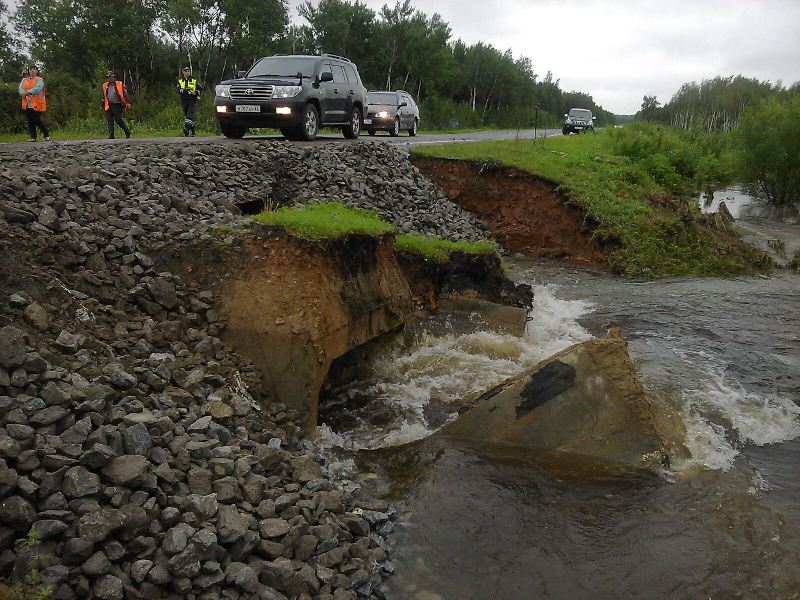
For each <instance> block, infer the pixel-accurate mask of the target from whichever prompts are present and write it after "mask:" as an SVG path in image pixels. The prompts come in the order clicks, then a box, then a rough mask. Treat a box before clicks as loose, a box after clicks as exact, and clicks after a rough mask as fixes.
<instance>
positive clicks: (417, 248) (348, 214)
mask: <svg viewBox="0 0 800 600" xmlns="http://www.w3.org/2000/svg"><path fill="white" fill-rule="evenodd" d="M253 220H255V221H256V222H258V223H263V224H265V225H272V226H273V227H280V228H282V229H285V230H286V231H287V232H288V233H290V234H291V235H294V236H296V237H301V238H304V239H307V240H322V239H331V238H338V237H343V236H346V235H351V234H360V235H369V236H373V237H377V236H381V235H384V234H386V233H395V228H394V227H393V226H392V225H390V224H389V223H386V222H385V221H382V220H381V219H380V217H378V215H377V214H375V213H374V212H371V211H366V210H358V209H352V208H347V207H346V206H344V205H343V204H341V203H340V202H327V203H325V204H308V205H306V206H291V207H284V208H280V209H278V210H276V211H274V212H273V211H265V212H262V213H259V214H257V215H255V216H254V217H253ZM395 249H396V250H397V251H398V252H408V253H411V254H418V255H420V256H422V257H424V258H427V259H430V260H434V261H436V262H446V261H447V260H448V259H449V258H450V255H451V254H452V253H453V252H464V253H466V254H496V253H497V246H496V245H495V244H494V243H492V242H452V241H450V240H445V239H442V238H440V237H436V236H430V235H422V234H417V233H412V234H406V233H404V234H399V235H397V236H396V237H395Z"/></svg>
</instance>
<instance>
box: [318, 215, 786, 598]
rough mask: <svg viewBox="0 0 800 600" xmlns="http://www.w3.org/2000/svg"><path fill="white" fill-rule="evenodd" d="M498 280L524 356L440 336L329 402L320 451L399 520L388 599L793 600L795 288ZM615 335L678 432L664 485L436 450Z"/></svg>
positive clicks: (527, 268) (588, 468)
mask: <svg viewBox="0 0 800 600" xmlns="http://www.w3.org/2000/svg"><path fill="white" fill-rule="evenodd" d="M742 204H743V205H742V211H741V212H739V213H738V220H739V223H740V226H741V227H743V228H747V227H749V226H751V224H752V223H755V225H752V226H753V227H755V226H756V225H759V220H761V221H760V223H761V224H760V225H759V226H760V227H763V228H769V229H768V231H769V232H770V235H772V234H773V233H774V232H777V235H774V237H779V238H780V239H784V240H785V244H786V246H787V248H789V247H792V244H796V243H798V242H800V236H798V235H797V233H796V229H795V227H796V222H792V218H793V217H792V216H791V215H789V216H788V217H787V216H781V217H780V218H778V217H776V216H775V215H766V216H764V215H763V213H758V214H759V215H761V216H757V215H753V213H752V212H750V213H748V212H747V210H750V211H753V210H755V209H756V208H757V206H756V205H755V204H754V202H753V201H752V200H751V201H750V202H749V203H747V202H745V201H744V200H743V201H742ZM747 206H750V209H747V208H746V207H747ZM729 208H731V212H734V208H732V207H731V205H730V204H729ZM734 216H737V214H735V215H734ZM762 231H763V229H762ZM508 265H509V269H510V273H511V275H512V277H513V278H514V279H515V280H516V281H518V282H524V283H528V284H530V285H532V286H533V288H534V291H535V301H534V306H533V310H532V313H531V316H532V319H531V321H530V322H529V323H528V325H527V328H526V331H525V335H524V336H522V337H515V336H511V335H508V334H502V333H497V332H494V331H491V328H489V327H487V326H486V325H485V324H482V323H481V322H480V320H479V319H477V318H476V317H473V319H472V320H470V319H465V320H464V319H458V320H452V319H449V320H448V319H438V320H437V319H433V320H431V321H429V322H426V323H422V324H420V326H419V327H417V328H416V329H414V330H413V331H411V332H409V333H407V334H406V335H405V336H404V337H403V338H398V339H396V340H395V341H394V342H393V343H391V344H387V345H385V346H383V347H381V348H380V349H377V350H375V351H374V352H371V354H370V360H369V361H367V362H366V363H365V365H363V366H362V371H361V372H360V373H359V374H358V376H357V377H356V379H355V380H350V381H347V382H339V384H338V385H334V386H331V387H329V388H328V389H327V390H326V391H325V393H324V397H323V401H322V406H321V412H320V418H321V421H322V423H323V425H322V427H321V440H322V442H323V443H324V444H325V445H326V446H327V447H328V449H329V450H328V451H329V452H330V453H331V454H332V455H335V456H337V459H339V460H341V459H353V460H355V462H356V463H357V464H358V468H359V470H360V471H361V472H362V482H361V485H365V486H367V487H369V488H370V489H371V490H373V491H375V492H377V493H379V494H382V495H385V496H388V497H390V498H392V499H394V500H396V501H397V502H398V504H399V506H400V507H401V513H402V515H401V519H400V524H399V525H398V528H397V531H396V534H395V537H396V552H395V557H394V559H393V560H394V562H395V565H396V575H395V577H394V578H392V579H391V581H390V586H391V587H392V591H393V595H394V597H398V598H424V599H427V600H435V599H445V600H447V599H459V600H460V599H466V598H475V599H484V598H496V599H516V598H520V599H521V598H534V597H544V598H596V597H606V598H615V597H618V598H623V597H625V598H628V597H641V598H673V597H699V596H703V597H750V598H791V597H796V596H797V595H798V594H800V562H798V560H797V556H798V555H800V476H798V474H797V464H798V461H800V407H799V406H798V402H800V360H798V356H799V355H798V352H797V349H798V348H799V347H800V323H798V320H797V315H798V314H800V296H799V295H798V294H797V291H798V289H800V276H798V275H796V274H792V273H789V272H786V271H779V272H777V273H776V274H775V275H774V276H772V277H747V278H745V277H740V278H729V279H726V278H705V279H671V280H659V281H631V280H624V279H620V278H616V277H613V276H611V275H609V274H607V273H606V272H604V271H600V270H594V269H591V268H581V267H566V266H563V265H557V264H554V263H552V262H547V261H543V260H540V259H526V258H522V257H515V258H513V259H511V260H510V261H509V263H508ZM610 327H619V328H620V329H621V331H622V333H623V335H625V336H626V337H627V338H628V340H629V344H630V345H629V349H630V353H631V356H632V357H633V359H634V362H635V364H636V368H637V371H638V372H639V374H640V377H641V379H642V382H643V384H644V386H645V389H646V391H647V393H648V395H649V397H650V398H651V400H652V401H654V402H657V403H658V404H659V405H660V406H661V407H663V408H664V409H665V410H671V411H675V412H676V413H677V414H679V415H680V417H681V419H682V422H683V423H684V425H685V427H686V430H687V437H686V446H687V448H688V450H689V451H690V453H691V456H690V457H689V458H687V459H686V460H684V461H682V462H680V463H679V464H674V465H672V469H671V470H670V471H669V472H666V473H662V474H661V475H660V476H659V475H656V474H653V473H646V472H642V471H638V470H631V469H626V468H623V467H616V466H614V465H609V464H607V463H599V462H597V461H592V460H591V459H588V458H585V457H580V456H574V455H564V454H554V453H552V452H546V451H542V452H538V451H532V450H524V451H521V450H519V449H517V448H513V447H509V446H505V445H497V444H490V443H479V442H459V441H454V440H450V439H443V438H439V437H431V436H430V434H431V433H432V432H433V431H435V430H436V429H438V428H439V427H441V426H442V425H443V424H444V423H445V422H447V421H448V420H449V419H452V418H453V416H454V411H453V409H454V403H457V402H459V401H460V400H461V399H463V398H467V397H474V395H476V394H479V393H481V392H482V391H484V390H485V389H486V388H488V387H491V386H493V385H496V384H497V383H499V382H500V381H502V380H504V379H505V378H507V377H510V376H513V375H516V374H518V373H520V372H522V371H524V370H525V369H528V368H530V367H531V366H532V365H534V364H536V363H537V362H538V361H540V360H541V359H542V358H544V357H545V356H549V355H550V354H552V353H554V352H556V351H558V350H561V349H562V348H564V347H566V346H569V345H571V344H573V343H575V342H579V341H582V340H585V339H588V338H590V337H593V336H594V337H600V336H603V335H605V331H606V330H607V329H608V328H610ZM404 444H405V445H404Z"/></svg>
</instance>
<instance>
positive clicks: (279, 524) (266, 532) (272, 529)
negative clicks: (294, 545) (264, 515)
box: [258, 519, 292, 539]
mask: <svg viewBox="0 0 800 600" xmlns="http://www.w3.org/2000/svg"><path fill="white" fill-rule="evenodd" d="M291 528H292V527H291V525H289V523H287V522H286V521H284V520H283V519H264V520H262V521H259V523H258V531H259V533H261V537H263V538H264V539H271V538H277V537H281V536H284V535H286V534H287V533H289V530H290V529H291Z"/></svg>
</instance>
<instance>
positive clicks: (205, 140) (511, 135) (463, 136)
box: [0, 129, 561, 152]
mask: <svg viewBox="0 0 800 600" xmlns="http://www.w3.org/2000/svg"><path fill="white" fill-rule="evenodd" d="M554 135H561V130H560V129H539V130H537V131H536V137H539V138H541V137H551V136H554ZM533 137H534V130H533V129H522V130H519V131H517V130H492V131H476V132H474V133H441V134H440V133H420V134H418V135H417V136H416V137H410V136H408V134H403V135H400V136H398V137H391V136H390V135H388V134H383V133H378V134H376V135H374V136H369V135H362V136H361V137H360V138H358V140H355V141H351V140H346V139H345V138H344V137H343V136H342V135H341V134H338V135H336V134H323V135H320V136H318V137H317V139H316V141H314V142H290V141H288V140H284V138H283V137H282V136H280V135H271V136H269V135H268V136H248V137H245V138H244V139H242V140H229V139H226V138H224V137H222V136H214V137H196V138H185V137H155V138H137V137H136V135H135V132H134V137H132V138H131V139H129V140H126V139H116V140H106V139H99V140H69V141H63V142H61V141H60V142H37V143H32V142H14V143H0V152H7V151H11V150H16V149H19V150H30V149H31V148H36V147H37V146H40V145H41V144H44V143H49V144H58V145H74V144H82V143H87V142H88V143H92V144H142V143H152V142H161V143H163V142H181V143H185V144H239V143H242V142H247V141H253V140H284V141H285V142H286V143H287V144H335V143H343V144H349V143H368V142H372V143H386V144H396V145H398V146H402V147H407V148H410V147H413V146H423V145H441V144H462V143H468V142H485V141H491V140H513V139H525V140H529V139H533Z"/></svg>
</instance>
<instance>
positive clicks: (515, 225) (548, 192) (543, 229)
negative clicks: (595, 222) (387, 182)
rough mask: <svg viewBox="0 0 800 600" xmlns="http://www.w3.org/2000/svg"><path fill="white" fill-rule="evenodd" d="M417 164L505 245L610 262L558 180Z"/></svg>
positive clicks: (439, 162) (449, 163)
mask: <svg viewBox="0 0 800 600" xmlns="http://www.w3.org/2000/svg"><path fill="white" fill-rule="evenodd" d="M414 164H415V165H416V166H417V167H418V168H419V170H420V171H422V173H424V174H425V175H426V176H427V177H429V178H430V179H432V180H433V181H434V182H435V183H436V184H437V185H438V186H439V188H440V189H441V190H442V191H443V192H444V193H445V194H446V195H447V197H448V198H449V199H450V200H451V201H453V202H455V203H456V204H458V205H459V206H461V207H462V208H464V209H466V210H468V211H469V212H471V213H473V214H475V215H477V216H478V217H480V218H481V219H482V220H484V221H485V222H486V223H487V224H488V225H489V229H490V231H491V232H492V234H493V235H494V237H495V238H496V239H497V240H498V241H499V242H500V243H501V244H502V245H503V247H505V248H507V249H508V250H511V251H514V252H524V253H525V254H529V255H533V256H542V257H549V258H561V259H565V260H567V261H570V262H575V263H582V264H587V263H589V264H603V265H606V264H608V253H607V251H606V250H605V249H603V248H602V247H601V246H600V244H599V243H598V242H596V241H594V240H592V239H591V233H592V225H591V223H589V222H588V221H587V220H586V215H585V214H584V213H583V212H582V211H581V210H580V209H579V208H577V207H575V206H572V205H570V204H568V203H567V202H566V199H565V198H564V197H563V196H562V195H561V194H560V193H559V192H558V190H557V188H556V186H555V185H554V184H553V183H550V182H548V181H545V180H543V179H540V178H538V177H536V176H533V175H530V174H528V173H523V172H521V171H518V170H516V169H511V168H505V167H495V166H487V165H485V164H483V165H481V164H476V163H472V162H467V161H455V160H444V159H431V158H416V159H414Z"/></svg>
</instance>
